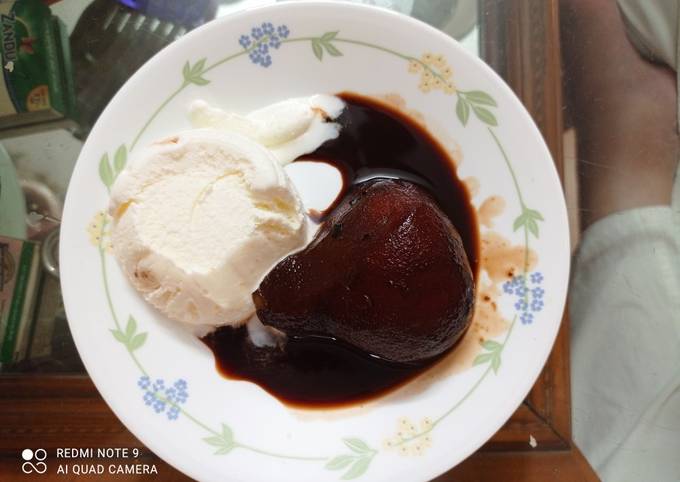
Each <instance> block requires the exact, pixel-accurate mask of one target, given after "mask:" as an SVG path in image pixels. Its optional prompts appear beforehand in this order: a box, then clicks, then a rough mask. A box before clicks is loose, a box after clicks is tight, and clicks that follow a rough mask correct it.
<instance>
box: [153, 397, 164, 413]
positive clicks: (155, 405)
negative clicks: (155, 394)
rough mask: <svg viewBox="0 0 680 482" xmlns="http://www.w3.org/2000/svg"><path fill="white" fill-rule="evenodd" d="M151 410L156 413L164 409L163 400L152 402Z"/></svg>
mask: <svg viewBox="0 0 680 482" xmlns="http://www.w3.org/2000/svg"><path fill="white" fill-rule="evenodd" d="M153 410H154V412H156V413H161V412H162V411H164V410H165V402H164V401H163V400H158V399H157V400H156V401H155V402H154V403H153Z"/></svg>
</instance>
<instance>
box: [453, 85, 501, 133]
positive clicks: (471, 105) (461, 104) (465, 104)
mask: <svg viewBox="0 0 680 482" xmlns="http://www.w3.org/2000/svg"><path fill="white" fill-rule="evenodd" d="M497 105H498V104H496V101H495V100H494V98H493V97H491V96H490V95H489V94H487V93H486V92H483V91H481V90H471V91H467V92H465V91H461V90H459V91H458V100H457V101H456V116H457V117H458V120H459V121H460V122H461V124H463V125H464V126H466V125H467V123H468V119H469V118H470V110H472V112H474V114H475V116H477V119H479V120H480V121H482V122H483V123H485V124H486V125H489V126H491V127H496V126H498V120H497V119H496V116H495V115H494V114H493V112H491V111H490V110H489V109H488V108H487V107H497ZM485 106H487V107H485Z"/></svg>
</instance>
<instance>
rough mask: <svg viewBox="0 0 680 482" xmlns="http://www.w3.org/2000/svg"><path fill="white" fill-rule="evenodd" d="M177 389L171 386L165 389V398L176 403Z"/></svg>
mask: <svg viewBox="0 0 680 482" xmlns="http://www.w3.org/2000/svg"><path fill="white" fill-rule="evenodd" d="M176 394H177V389H176V388H175V387H170V388H167V389H166V390H165V399H166V400H167V401H168V402H170V403H175V402H176V401H177V397H176Z"/></svg>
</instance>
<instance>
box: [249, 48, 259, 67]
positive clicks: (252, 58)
mask: <svg viewBox="0 0 680 482" xmlns="http://www.w3.org/2000/svg"><path fill="white" fill-rule="evenodd" d="M248 57H250V61H251V62H252V63H254V64H255V65H258V64H259V63H260V62H262V55H261V54H260V53H259V52H258V51H256V50H253V51H251V52H250V53H249V54H248Z"/></svg>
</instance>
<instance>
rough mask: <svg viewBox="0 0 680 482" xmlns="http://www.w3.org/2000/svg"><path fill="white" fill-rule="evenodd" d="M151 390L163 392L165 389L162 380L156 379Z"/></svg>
mask: <svg viewBox="0 0 680 482" xmlns="http://www.w3.org/2000/svg"><path fill="white" fill-rule="evenodd" d="M152 388H153V391H154V392H160V391H161V390H163V389H164V388H165V382H164V381H163V380H162V379H160V378H158V379H156V381H155V382H153V387H152Z"/></svg>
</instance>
